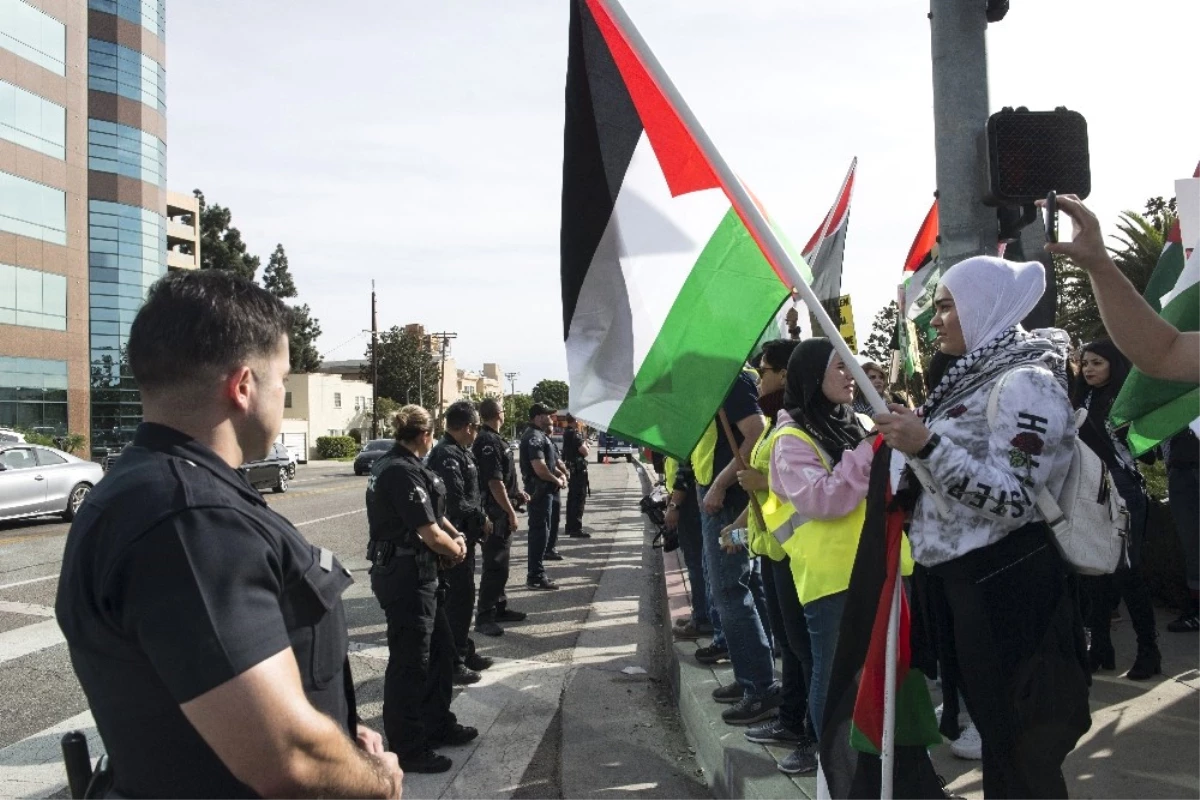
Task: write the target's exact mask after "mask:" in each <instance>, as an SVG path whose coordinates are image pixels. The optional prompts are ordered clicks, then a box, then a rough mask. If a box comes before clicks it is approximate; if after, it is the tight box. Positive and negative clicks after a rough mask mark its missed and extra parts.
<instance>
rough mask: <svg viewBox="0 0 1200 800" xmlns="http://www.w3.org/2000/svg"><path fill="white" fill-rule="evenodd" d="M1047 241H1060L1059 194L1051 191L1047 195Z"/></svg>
mask: <svg viewBox="0 0 1200 800" xmlns="http://www.w3.org/2000/svg"><path fill="white" fill-rule="evenodd" d="M1045 208H1046V241H1047V242H1057V241H1058V194H1057V193H1056V192H1055V191H1054V190H1053V189H1051V190H1050V193H1049V194H1048V195H1046V206H1045Z"/></svg>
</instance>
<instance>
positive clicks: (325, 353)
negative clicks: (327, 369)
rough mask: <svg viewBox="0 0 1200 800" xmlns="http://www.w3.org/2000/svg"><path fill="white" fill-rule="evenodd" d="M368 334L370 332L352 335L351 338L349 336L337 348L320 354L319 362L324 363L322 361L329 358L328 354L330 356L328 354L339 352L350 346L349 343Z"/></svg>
mask: <svg viewBox="0 0 1200 800" xmlns="http://www.w3.org/2000/svg"><path fill="white" fill-rule="evenodd" d="M368 333H370V331H359V332H358V333H356V334H354V335H353V336H351V337H350V338H349V339H347V340H346V341H344V342H342V343H341V344H339V345H338V346H337V347H335V348H333V349H332V350H328V351H326V352H324V353H322V354H321V360H322V361H324V360H325V359H326V358H327V357H328V356H329V354H330V353H336V352H337V351H338V350H341V349H342V348H343V347H345V346H346V345H348V344H350V343H351V342H353V341H354V340H355V339H361V338H362V337H363V336H365V335H366V334H368Z"/></svg>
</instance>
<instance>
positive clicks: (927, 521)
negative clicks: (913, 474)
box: [876, 256, 1091, 798]
mask: <svg viewBox="0 0 1200 800" xmlns="http://www.w3.org/2000/svg"><path fill="white" fill-rule="evenodd" d="M1045 281H1046V278H1045V270H1044V268H1043V267H1042V265H1041V264H1040V263H1037V262H1029V263H1014V262H1009V261H1005V260H1003V259H999V258H994V257H990V256H976V257H973V258H969V259H967V260H965V261H962V262H960V263H958V264H955V265H954V266H953V267H951V268H950V269H949V270H947V271H946V272H945V274H944V275H943V276H942V279H941V284H940V286H939V287H938V289H937V292H936V294H935V296H934V302H935V308H936V314H935V316H934V319H933V327H934V329H935V330H936V331H937V344H938V347H939V349H941V351H942V352H943V353H946V354H948V355H961V356H962V358H961V359H959V360H958V361H957V362H955V363H954V364H953V365H952V366H951V367H950V368H949V369H948V370H947V371H946V374H945V375H944V376H943V377H942V379H941V381H940V382H939V383H938V385H937V387H936V388H935V389H934V391H933V392H932V393H931V394H930V396H929V399H928V400H927V401H926V402H925V404H924V405H923V406H922V408H921V411H920V413H919V414H915V413H913V412H911V411H909V410H908V409H907V408H904V407H903V406H899V405H893V406H891V413H888V414H881V415H879V416H877V417H876V423H877V424H878V426H879V429H880V432H881V433H882V434H883V436H884V439H885V441H886V442H887V443H888V444H890V445H891V446H892V447H893V448H895V449H897V450H900V451H901V452H903V453H906V454H908V455H909V456H911V457H915V458H916V459H919V460H920V461H921V462H922V463H923V464H924V466H925V467H926V468H927V469H928V471H929V473H930V474H931V475H932V476H933V481H934V483H935V484H936V487H937V489H938V490H939V492H940V493H941V494H942V495H943V497H944V498H945V501H946V502H947V503H948V504H949V508H948V509H947V510H946V511H944V512H940V511H939V509H938V508H937V504H936V503H934V502H933V498H931V497H930V496H929V495H928V494H921V495H920V496H919V497H918V498H917V500H916V505H915V508H914V510H913V517H912V522H911V527H910V529H909V536H910V537H911V540H912V548H913V555H914V556H915V557H916V559H917V560H918V561H919V562H920V563H922V564H923V565H925V566H926V567H929V568H930V570H931V571H932V573H933V574H934V575H936V576H937V577H938V578H939V579H940V587H941V590H942V591H944V593H945V601H946V602H945V605H944V608H946V609H948V610H949V612H950V614H951V616H952V619H951V627H952V630H953V648H954V660H955V662H956V663H957V666H958V671H959V675H958V676H957V677H958V685H959V687H960V688H961V690H962V692H963V695H964V696H965V699H966V701H967V707H968V709H969V710H970V712H971V718H972V719H973V720H974V722H975V724H976V726H977V727H978V729H979V733H980V736H981V738H982V740H983V791H984V796H985V797H988V798H992V797H1066V795H1067V786H1066V781H1065V780H1064V778H1063V774H1062V763H1063V759H1064V758H1066V756H1067V754H1068V753H1069V752H1070V751H1071V750H1072V749H1073V748H1074V747H1075V743H1076V742H1077V741H1078V740H1079V737H1080V736H1081V735H1082V734H1083V733H1084V732H1085V731H1087V730H1088V728H1089V727H1090V726H1091V716H1090V712H1089V709H1088V682H1089V677H1088V673H1087V670H1086V653H1085V650H1084V642H1083V627H1082V620H1081V618H1080V615H1079V611H1078V605H1077V601H1076V597H1075V594H1076V592H1075V591H1074V582H1073V579H1072V578H1071V577H1070V574H1069V571H1068V568H1067V566H1066V564H1065V563H1064V562H1063V559H1062V557H1061V555H1060V554H1059V552H1058V550H1057V549H1056V547H1055V546H1054V543H1053V542H1052V541H1051V538H1050V537H1051V534H1050V531H1049V528H1048V526H1047V525H1046V524H1045V522H1044V520H1043V519H1042V517H1041V514H1040V513H1039V512H1038V511H1037V508H1036V506H1035V505H1034V501H1033V498H1034V497H1036V496H1037V495H1038V494H1039V493H1040V492H1041V491H1042V490H1043V489H1049V491H1051V492H1052V493H1057V492H1058V491H1059V490H1060V489H1061V487H1062V484H1063V482H1064V480H1065V479H1066V475H1067V470H1068V468H1069V466H1070V463H1071V458H1072V452H1073V442H1074V436H1075V428H1074V425H1073V419H1072V414H1071V407H1070V403H1069V401H1068V399H1067V391H1066V389H1067V387H1066V385H1065V384H1066V372H1065V369H1064V360H1065V357H1066V354H1065V353H1062V352H1059V350H1058V348H1057V347H1056V345H1054V344H1053V343H1052V342H1050V341H1049V340H1047V339H1043V338H1038V337H1034V336H1031V335H1030V334H1028V333H1026V332H1025V331H1024V330H1022V329H1021V327H1020V325H1019V322H1020V320H1022V319H1023V318H1025V316H1026V315H1027V314H1028V313H1029V312H1030V310H1031V309H1033V307H1034V306H1035V305H1036V304H1037V302H1038V300H1039V298H1041V296H1042V293H1043V292H1044V291H1045V285H1046V283H1045ZM1001 377H1005V382H1004V384H1003V386H1002V388H1001V391H1000V394H999V395H998V397H997V398H996V400H997V413H996V415H995V420H994V424H993V423H992V422H990V421H989V419H988V411H987V409H988V404H989V398H990V397H991V393H992V390H993V388H994V387H995V386H996V385H997V383H998V382H999V381H1000V379H1001Z"/></svg>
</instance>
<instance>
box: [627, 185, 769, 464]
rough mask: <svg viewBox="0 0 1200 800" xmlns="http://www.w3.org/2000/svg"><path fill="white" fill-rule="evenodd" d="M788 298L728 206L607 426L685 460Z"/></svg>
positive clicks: (755, 245) (765, 260)
mask: <svg viewBox="0 0 1200 800" xmlns="http://www.w3.org/2000/svg"><path fill="white" fill-rule="evenodd" d="M787 296H788V289H787V287H786V286H784V285H783V283H782V282H781V281H780V280H779V277H778V276H777V275H776V274H775V271H774V270H773V269H772V268H771V265H770V264H769V263H768V262H767V259H766V258H765V257H764V256H763V254H762V251H761V250H759V248H758V245H757V244H756V243H755V241H754V239H753V237H751V236H750V233H749V231H747V230H746V228H745V226H744V225H743V224H742V221H741V220H740V219H739V218H738V216H737V214H736V212H734V210H733V209H730V210H729V212H728V213H727V214H726V215H725V218H724V219H723V220H722V221H721V224H720V225H718V226H717V229H716V231H714V232H713V235H712V237H711V238H710V239H709V241H708V244H707V245H705V247H704V250H703V251H702V252H701V253H700V257H699V259H698V260H697V262H696V265H695V266H694V267H693V268H692V271H691V273H690V274H689V275H688V277H687V279H686V280H685V281H684V284H683V288H682V289H680V291H679V294H678V295H677V296H676V298H675V302H674V303H673V304H672V306H671V310H670V312H669V313H668V314H667V318H666V321H665V322H664V323H663V326H662V328H661V329H660V330H659V332H658V335H657V337H655V340H654V344H653V345H651V348H650V351H649V353H647V355H646V359H645V361H643V362H642V365H641V367H640V368H639V369H638V373H637V376H636V377H635V378H634V381H633V386H631V387H630V390H629V393H628V394H627V395H626V396H625V399H624V401H623V402H622V403H621V405H620V407H619V408H618V409H617V411H616V413H615V414H614V415H613V418H612V421H611V422H610V423H609V424H608V430H609V432H610V433H615V434H617V435H620V436H623V437H625V438H629V439H633V440H635V441H637V442H639V443H641V444H644V445H646V446H648V447H652V448H654V449H655V450H659V451H661V452H663V453H666V454H667V455H671V456H675V457H676V458H680V459H684V458H687V456H688V455H689V454H690V453H691V451H692V448H693V447H694V446H695V445H696V442H697V441H699V440H700V436H701V435H702V434H703V433H704V429H705V428H707V427H708V424H709V423H710V422H711V421H712V418H713V415H714V414H716V412H717V408H718V407H719V406H720V405H721V402H722V401H723V400H724V398H725V394H726V392H728V391H729V387H730V386H731V385H732V384H733V380H734V379H735V378H736V377H737V375H738V373H739V372H740V371H741V368H742V364H743V363H744V362H745V360H746V357H747V355H748V354H749V353H750V351H751V349H752V348H753V347H754V345H755V343H756V341H757V339H758V337H759V336H760V335H762V332H763V328H764V327H765V326H766V325H767V323H768V322H770V320H771V319H772V317H773V316H774V314H775V312H776V311H777V310H778V309H779V307H780V305H782V304H783V301H784V300H785V299H786V298H787Z"/></svg>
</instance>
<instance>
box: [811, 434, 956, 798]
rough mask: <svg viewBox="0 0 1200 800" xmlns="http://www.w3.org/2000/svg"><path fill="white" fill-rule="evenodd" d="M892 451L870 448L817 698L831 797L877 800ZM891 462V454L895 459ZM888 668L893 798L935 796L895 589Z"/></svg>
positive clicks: (926, 725) (922, 711) (922, 708)
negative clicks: (841, 606) (829, 661)
mask: <svg viewBox="0 0 1200 800" xmlns="http://www.w3.org/2000/svg"><path fill="white" fill-rule="evenodd" d="M893 458H894V456H893V452H892V449H891V448H890V447H888V446H887V445H885V444H883V439H882V437H878V438H877V439H876V443H875V458H874V460H873V461H872V463H871V478H870V485H869V489H868V492H867V516H866V520H865V521H864V523H863V531H862V538H861V539H860V540H859V544H858V554H857V556H856V557H855V560H854V568H853V570H852V571H851V573H850V586H849V587H848V588H847V590H846V607H845V610H844V611H843V612H842V624H841V629H840V631H839V635H838V646H837V652H836V654H835V656H834V661H833V671H832V675H831V678H830V682H829V694H828V696H827V698H826V701H825V721H824V726H823V735H822V737H821V744H820V749H821V759H820V760H821V771H822V772H823V773H824V775H825V780H826V782H827V784H828V786H829V792H830V796H831V797H878V796H879V783H880V772H881V765H880V760H879V753H880V750H881V748H882V740H883V687H884V676H885V674H886V673H885V670H886V665H887V659H886V654H887V629H888V617H889V615H890V613H891V602H892V597H893V593H894V591H895V587H896V581H897V580H899V579H900V576H899V565H900V547H901V535H902V527H903V524H904V512H903V511H902V510H900V509H892V508H891V507H890V506H891V504H892V503H891V501H892V481H893V475H895V474H898V472H899V466H900V465H899V463H897V464H895V465H894V464H893ZM895 458H896V459H898V458H899V456H898V455H896V456H895ZM900 597H901V605H900V635H899V639H898V640H897V662H898V663H897V664H896V693H895V699H896V731H895V734H896V735H895V741H896V771H895V776H894V777H895V784H894V788H895V796H896V797H942V796H943V795H942V791H941V785H940V783H939V782H938V780H937V775H936V774H935V773H934V771H933V765H932V763H931V762H930V761H929V751H928V748H929V747H932V746H933V745H935V744H938V743H940V742H941V741H942V738H941V734H939V733H938V729H937V718H936V717H935V715H934V711H933V702H932V701H931V700H930V697H929V690H928V689H927V688H926V685H925V676H924V675H923V674H922V673H921V672H920V671H919V670H917V669H914V668H912V666H911V660H912V644H911V624H910V614H909V608H908V600H907V597H906V595H905V593H904V592H901V594H900Z"/></svg>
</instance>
